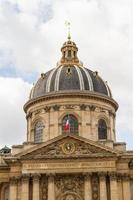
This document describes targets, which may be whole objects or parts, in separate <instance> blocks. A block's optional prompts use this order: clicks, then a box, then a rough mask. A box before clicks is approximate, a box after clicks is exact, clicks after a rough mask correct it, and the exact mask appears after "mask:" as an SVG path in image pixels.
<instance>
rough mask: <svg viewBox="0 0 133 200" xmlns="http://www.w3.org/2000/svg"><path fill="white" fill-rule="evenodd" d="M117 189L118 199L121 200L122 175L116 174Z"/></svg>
mask: <svg viewBox="0 0 133 200" xmlns="http://www.w3.org/2000/svg"><path fill="white" fill-rule="evenodd" d="M117 185H118V186H117V187H118V199H119V200H123V191H122V175H121V174H120V173H118V175H117Z"/></svg>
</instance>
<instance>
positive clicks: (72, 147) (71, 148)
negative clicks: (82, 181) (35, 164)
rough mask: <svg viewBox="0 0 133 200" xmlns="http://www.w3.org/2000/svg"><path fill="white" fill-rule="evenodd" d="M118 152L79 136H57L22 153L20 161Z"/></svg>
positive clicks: (83, 156)
mask: <svg viewBox="0 0 133 200" xmlns="http://www.w3.org/2000/svg"><path fill="white" fill-rule="evenodd" d="M117 153H118V152H116V151H114V150H113V149H111V148H108V147H105V146H103V145H99V144H98V143H97V142H94V141H90V140H87V139H85V138H82V137H80V136H71V135H67V136H59V137H57V138H54V139H52V140H50V141H48V142H45V143H42V144H38V145H36V147H34V148H31V149H30V150H28V151H26V152H24V153H22V154H21V155H19V156H20V159H24V160H25V159H28V160H29V159H56V158H85V157H103V156H104V157H106V156H116V155H117Z"/></svg>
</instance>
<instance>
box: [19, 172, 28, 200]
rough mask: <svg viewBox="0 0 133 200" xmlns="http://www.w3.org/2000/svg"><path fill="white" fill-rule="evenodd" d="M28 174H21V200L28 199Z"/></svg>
mask: <svg viewBox="0 0 133 200" xmlns="http://www.w3.org/2000/svg"><path fill="white" fill-rule="evenodd" d="M29 178H30V176H29V174H23V175H22V193H21V199H22V200H29Z"/></svg>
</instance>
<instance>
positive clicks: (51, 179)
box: [48, 174, 55, 200]
mask: <svg viewBox="0 0 133 200" xmlns="http://www.w3.org/2000/svg"><path fill="white" fill-rule="evenodd" d="M48 200H55V188H54V175H52V174H50V175H49V176H48Z"/></svg>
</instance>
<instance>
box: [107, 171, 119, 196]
mask: <svg viewBox="0 0 133 200" xmlns="http://www.w3.org/2000/svg"><path fill="white" fill-rule="evenodd" d="M109 176H110V194H111V200H118V186H117V177H116V174H115V173H110V174H109Z"/></svg>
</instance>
